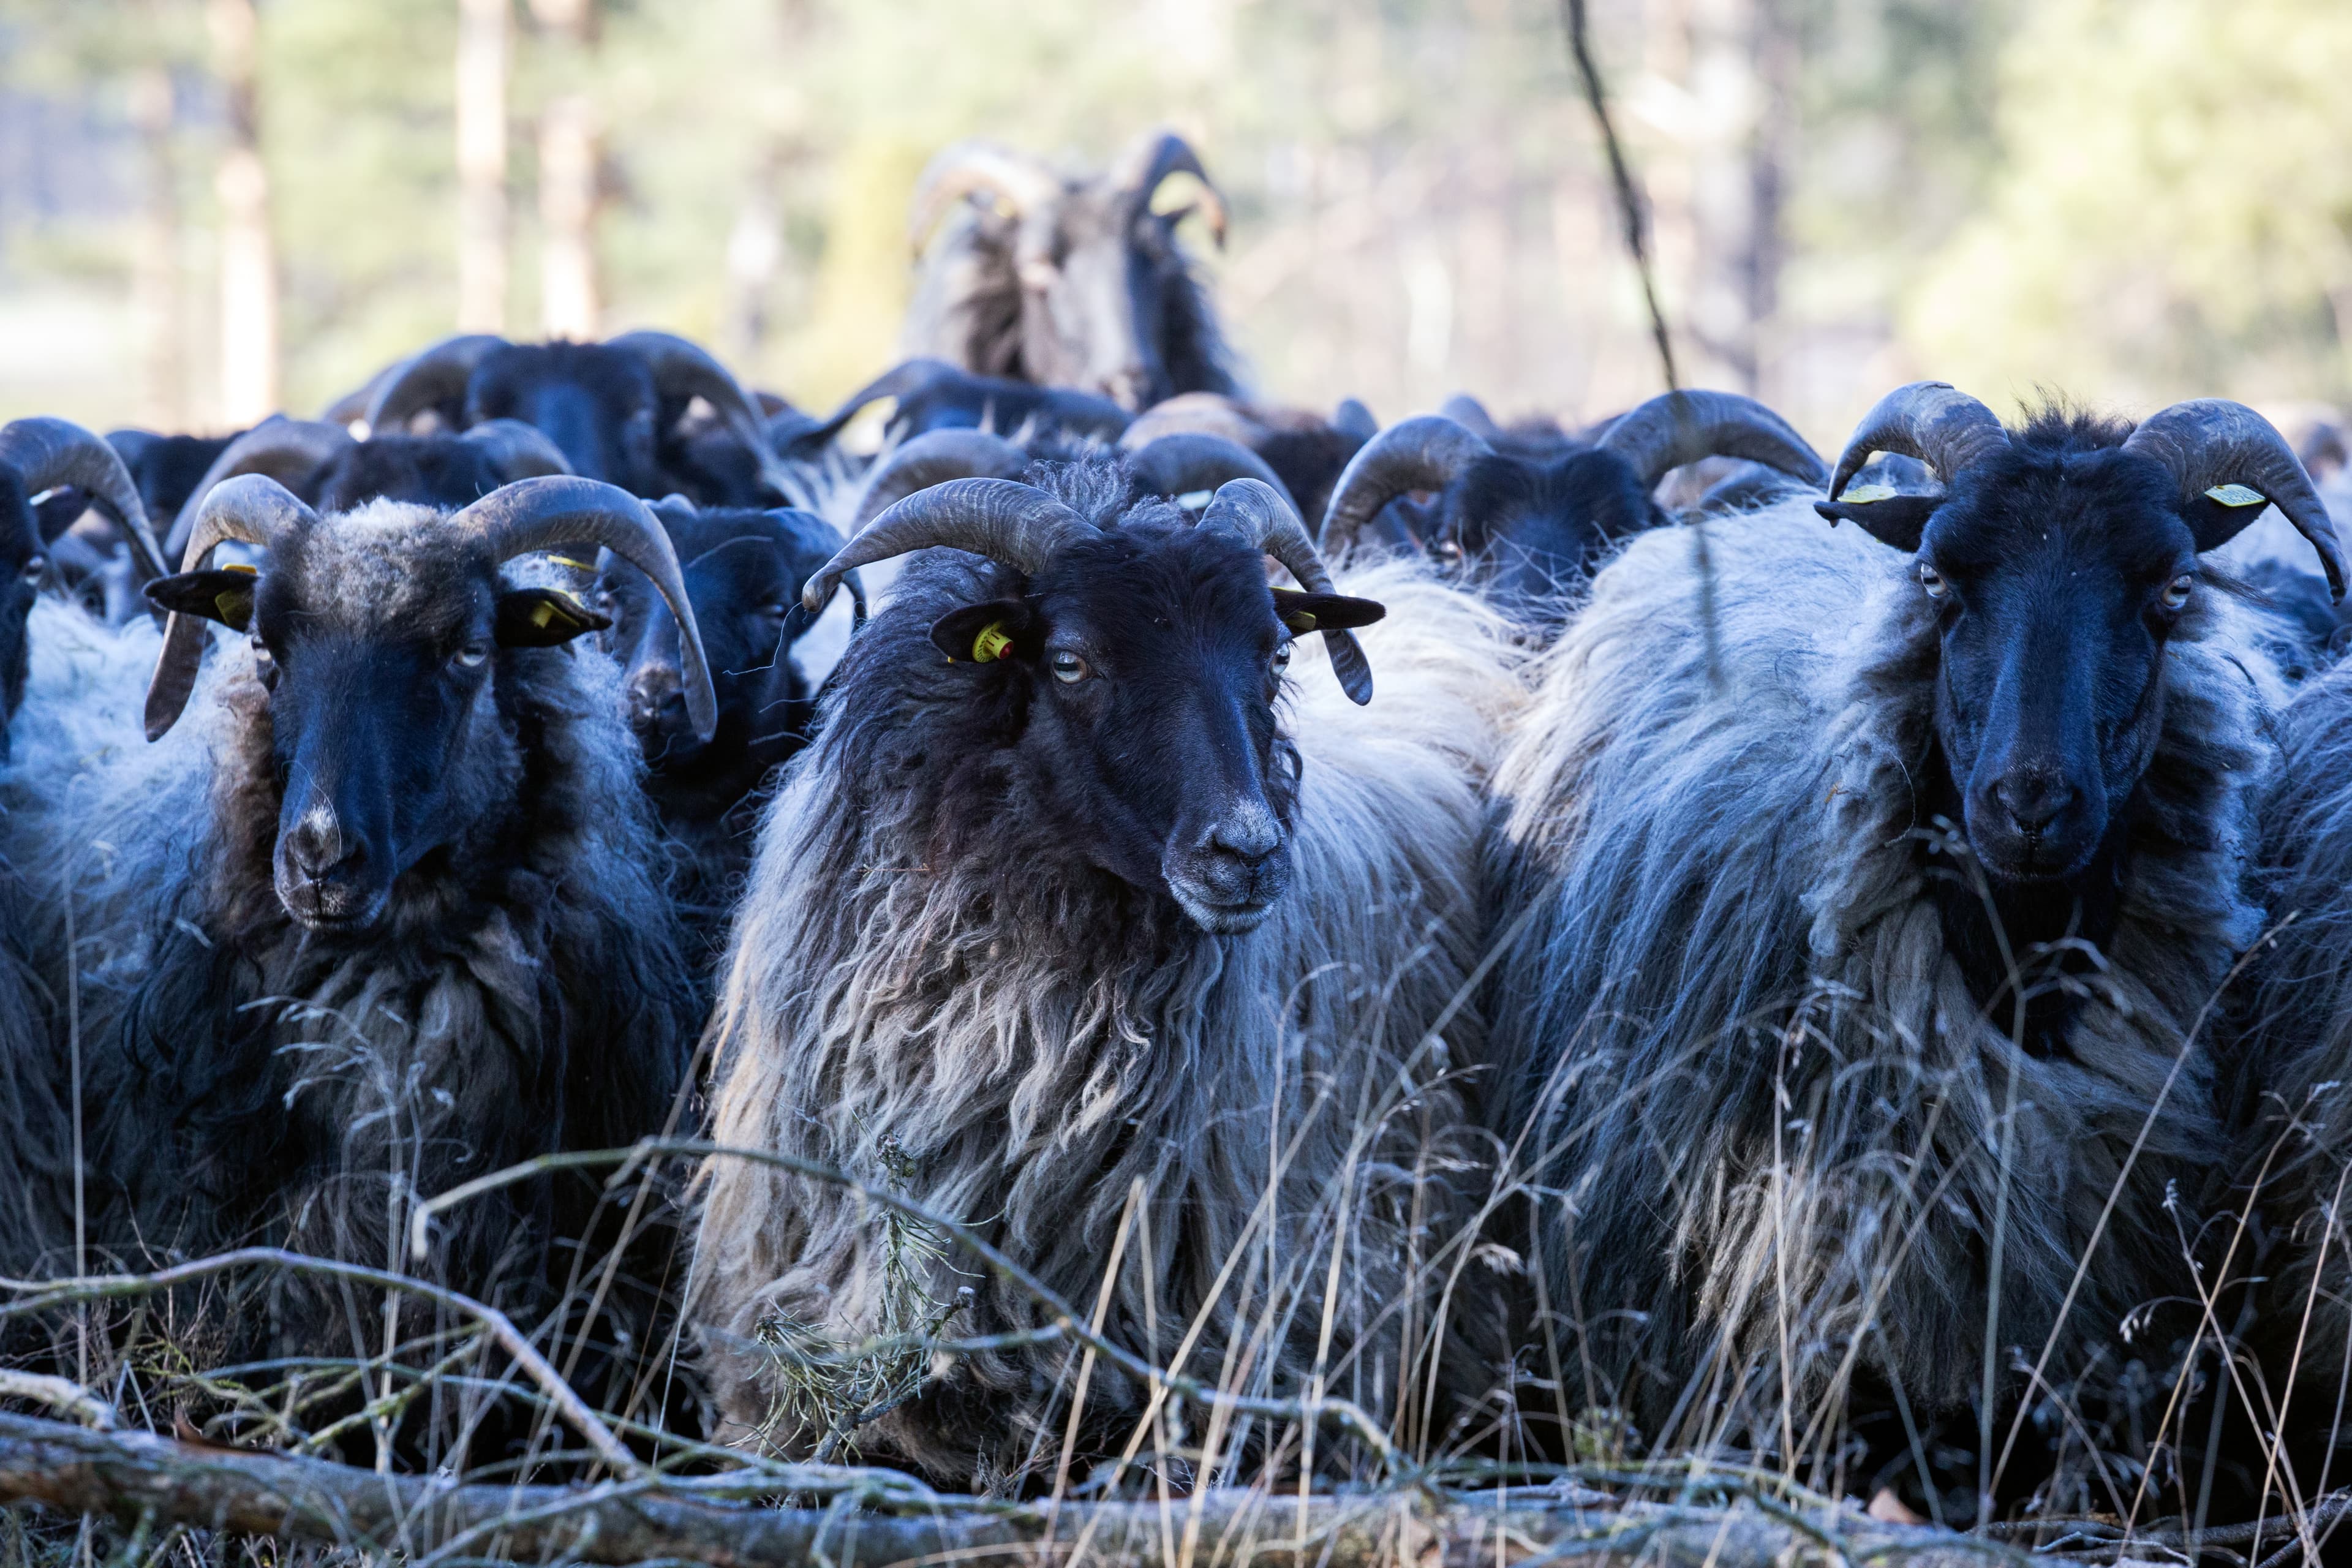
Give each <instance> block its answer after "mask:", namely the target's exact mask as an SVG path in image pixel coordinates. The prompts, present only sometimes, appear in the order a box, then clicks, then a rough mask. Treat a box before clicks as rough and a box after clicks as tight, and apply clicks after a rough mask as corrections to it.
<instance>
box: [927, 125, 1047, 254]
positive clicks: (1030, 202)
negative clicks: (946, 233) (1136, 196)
mask: <svg viewBox="0 0 2352 1568" xmlns="http://www.w3.org/2000/svg"><path fill="white" fill-rule="evenodd" d="M982 191H985V192H987V193H988V194H989V195H992V196H995V197H997V198H998V199H1000V200H1002V201H1003V203H1004V204H1005V205H1007V206H1009V207H1011V208H1012V209H1013V213H1014V214H1015V215H1016V216H1025V215H1026V214H1028V213H1031V212H1033V211H1034V210H1035V209H1037V208H1039V207H1042V206H1044V205H1045V204H1046V203H1048V202H1051V201H1053V200H1055V198H1056V197H1058V196H1059V195H1061V194H1062V181H1061V177H1060V176H1059V175H1057V174H1055V173H1054V172H1053V171H1052V170H1050V169H1048V168H1046V167H1045V164H1043V163H1039V162H1038V161H1037V160H1036V159H1034V158H1032V157H1030V156H1028V155H1027V154H1026V153H1015V152H1013V150H1012V149H1011V148H1009V147H1004V146H1002V145H1000V144H998V143H996V142H979V141H973V142H955V143H953V144H952V145H950V146H948V147H945V148H942V149H941V150H940V153H939V154H938V155H937V156H936V157H934V158H933V159H932V160H931V161H930V162H929V163H928V164H926V165H924V168H923V174H922V177H921V178H920V179H919V180H917V181H916V182H915V199H914V202H913V204H912V205H911V206H910V207H909V209H908V216H907V240H908V244H909V245H911V246H913V247H914V248H915V251H916V253H917V254H918V255H919V254H921V252H922V248H923V246H924V245H925V244H926V243H927V242H928V241H929V239H930V237H931V231H932V230H934V229H936V228H938V227H939V226H940V220H941V219H942V218H944V217H946V216H947V215H948V210H949V209H950V207H952V206H954V205H955V204H956V203H958V202H960V201H961V200H963V199H964V198H965V197H966V196H969V195H976V194H978V193H980V192H982Z"/></svg>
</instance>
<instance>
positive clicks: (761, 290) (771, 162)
mask: <svg viewBox="0 0 2352 1568" xmlns="http://www.w3.org/2000/svg"><path fill="white" fill-rule="evenodd" d="M782 165H783V149H782V146H781V145H779V144H776V143H771V144H770V145H769V147H768V148H767V150H766V151H765V152H764V153H761V156H760V157H759V159H758V160H757V161H756V162H755V163H753V164H752V166H751V173H750V174H749V175H748V176H747V177H746V178H745V180H744V183H743V200H742V202H741V204H740V205H738V206H737V207H736V209H735V226H734V227H733V228H732V229H731V230H730V231H729V233H728V236H727V348H728V352H729V353H731V354H733V355H734V356H735V358H736V359H737V360H738V361H739V362H740V363H742V364H744V365H750V364H752V363H756V362H757V360H758V359H759V356H760V353H761V349H762V348H764V347H765V346H766V344H767V341H768V306H769V297H770V295H771V294H772V292H773V291H774V289H775V286H776V277H777V274H778V273H779V272H781V271H782V268H783V259H784V237H783V223H784V215H783V211H782V207H781V206H780V205H778V202H777V190H776V186H777V183H778V181H779V180H781V179H782V174H783V167H782Z"/></svg>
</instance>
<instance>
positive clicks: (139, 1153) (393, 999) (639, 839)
mask: <svg viewBox="0 0 2352 1568" xmlns="http://www.w3.org/2000/svg"><path fill="white" fill-rule="evenodd" d="M332 526H338V527H342V526H350V525H349V524H346V523H341V522H338V523H335V524H333V525H332ZM214 655H215V657H214V658H212V659H211V660H210V661H209V668H208V669H207V671H206V674H205V679H204V682H203V683H202V684H201V685H200V686H199V688H198V689H197V692H196V695H195V697H194V700H193V701H192V702H191V704H190V708H189V711H188V713H187V715H186V717H185V718H184V719H183V720H182V721H181V722H180V724H179V725H178V726H177V727H176V728H174V729H173V731H171V732H170V733H169V734H168V735H167V736H166V737H165V738H164V739H163V741H162V742H159V743H157V744H155V745H153V746H149V745H147V744H146V743H145V742H143V741H142V740H141V739H140V738H139V733H138V730H137V727H136V719H135V715H136V712H137V707H138V694H139V688H140V686H142V685H143V671H142V677H141V680H140V682H139V683H138V684H137V685H132V686H131V687H130V688H129V689H127V690H123V689H110V690H109V691H107V692H105V693H103V694H102V696H103V700H97V699H95V698H94V699H93V700H92V702H91V703H90V704H89V707H88V709H87V710H83V711H79V712H76V713H74V714H73V715H72V716H71V717H70V718H60V719H59V720H58V721H57V722H56V723H55V724H53V725H52V726H51V729H50V731H43V732H42V734H43V741H42V744H43V747H44V748H45V749H46V750H47V752H48V753H49V759H48V762H47V764H46V765H41V766H36V767H33V768H29V769H26V770H20V776H19V778H18V781H17V784H18V788H17V796H18V799H17V802H16V805H17V809H16V811H14V812H13V813H12V816H11V818H10V821H9V824H8V826H9V830H10V834H11V837H12V840H13V843H14V850H15V855H16V859H17V864H18V865H19V867H20V868H21V869H23V870H24V871H25V872H26V874H27V876H28V878H29V879H30V880H31V881H32V882H33V884H34V886H35V888H36V890H37V893H38V895H39V899H40V902H41V905H42V914H43V918H44V922H45V923H44V929H43V930H42V931H41V933H40V936H41V941H40V946H41V947H42V949H43V952H44V953H45V956H46V958H47V973H46V974H45V979H46V983H47V985H48V987H49V989H50V990H51V992H52V993H53V994H63V992H64V989H65V986H66V984H67V983H68V975H67V973H66V969H65V952H66V944H65V935H66V930H67V926H66V921H67V909H68V900H69V901H70V910H71V921H72V930H73V931H74V934H75V938H76V942H77V945H76V947H75V949H74V955H75V957H76V959H77V961H78V962H77V965H76V972H75V973H74V974H73V975H72V976H71V979H72V981H73V983H74V984H75V994H76V996H77V1001H78V1022H79V1030H78V1034H79V1053H80V1058H81V1074H82V1082H83V1093H82V1096H81V1100H80V1102H79V1115H80V1117H81V1120H82V1122H83V1136H84V1139H85V1142H86V1145H87V1148H88V1151H89V1152H88V1158H87V1164H88V1172H89V1174H88V1185H89V1205H90V1209H91V1214H92V1219H91V1222H90V1227H91V1233H92V1237H93V1240H94V1242H95V1243H96V1244H97V1245H98V1246H100V1247H102V1248H104V1249H105V1250H106V1251H108V1252H110V1253H111V1254H113V1255H115V1256H117V1257H119V1258H123V1259H124V1260H125V1261H132V1262H137V1261H145V1260H149V1259H152V1258H157V1257H161V1256H165V1255H168V1254H170V1253H173V1252H182V1253H189V1254H194V1253H199V1252H202V1251H205V1250H209V1249H215V1248H220V1247H230V1246H236V1245H239V1244H244V1243H248V1242H254V1241H268V1242H272V1243H276V1244H278V1245H283V1246H287V1247H294V1248H297V1249H299V1250H303V1251H308V1252H311V1253H315V1254H320V1255H324V1256H330V1257H335V1258H344V1259H349V1260H352V1261H356V1262H362V1263H367V1264H371V1265H373V1266H377V1267H383V1268H396V1269H398V1268H408V1267H411V1265H410V1264H409V1263H408V1260H407V1259H408V1254H407V1248H406V1245H405V1216H406V1214H407V1212H408V1210H409V1208H410V1207H411V1206H412V1205H413V1204H414V1202H415V1200H416V1199H418V1198H420V1197H425V1196H431V1195H433V1194H438V1193H440V1192H443V1191H446V1190H447V1189H448V1188H450V1187H452V1186H454V1185H456V1184H457V1183H459V1182H462V1181H465V1180H467V1179H469V1178H471V1177H474V1176H478V1175H483V1174H486V1173H489V1172H491V1171H494V1170H497V1169H499V1168H500V1167H502V1166H505V1165H509V1164H511V1163H516V1162H519V1161H521V1160H524V1159H528V1158H530V1157H531V1156H533V1155H537V1154H541V1153H545V1152H553V1151H556V1150H562V1149H594V1148H603V1147H609V1146H614V1145H618V1144H625V1143H627V1142H630V1141H631V1140H632V1139H634V1138H635V1137H638V1136H641V1135H643V1134H645V1133H647V1132H651V1131H657V1130H659V1129H660V1128H661V1127H662V1125H663V1124H664V1122H665V1120H666V1119H667V1117H668V1116H669V1114H670V1113H671V1110H672V1107H673V1105H674V1103H675V1102H676V1099H677V1093H678V1091H679V1089H680V1086H681V1083H682V1080H683V1078H684V1075H685V1069H686V1062H687V1057H688V1051H689V1049H690V1046H691V1042H692V1039H693V1037H694V1033H695V1030H696V1028H697V1026H698V1022H699V1015H698V1011H697V1009H696V1006H695V1003H694V987H693V984H692V976H691V971H690V968H689V966H688V963H687V961H686V960H685V958H684V957H683V955H682V952H681V944H680V940H679V935H678V931H677V924H676V921H675V919H674V917H673V915H672V913H671V912H670V910H669V908H668V905H667V901H666V900H665V899H664V897H663V895H662V893H661V891H660V887H659V880H658V879H659V876H660V872H661V868H662V858H661V854H660V850H659V847H658V844H657V841H656V837H655V831H654V828H653V825H652V822H651V817H650V813H649V812H648V810H647V809H646V806H645V805H644V803H643V800H642V797H641V795H640V790H639V764H638V762H637V757H636V747H635V741H634V739H633V738H632V737H631V736H630V734H629V732H628V731H627V729H626V727H625V725H624V723H623V722H622V721H621V719H620V717H619V714H618V706H619V704H618V695H619V694H618V690H617V684H618V677H617V672H616V671H615V670H614V668H612V666H611V664H610V662H609V661H607V660H605V659H603V658H598V657H595V656H594V655H593V654H584V655H575V654H574V653H573V652H572V651H570V650H568V649H565V648H560V647H559V648H551V649H502V650H500V652H499V656H498V658H499V663H498V666H497V671H496V676H495V680H494V686H493V690H494V694H495V697H494V700H495V701H496V704H497V721H496V723H495V724H494V725H491V726H487V727H486V728H488V730H489V731H491V732H490V733H488V734H485V735H478V738H477V739H476V741H474V742H471V743H474V744H481V745H489V746H493V747H495V748H497V749H498V751H499V756H498V758H497V763H496V765H495V766H494V767H492V768H490V769H488V770H487V771H488V775H489V776H491V777H493V778H495V779H496V780H497V781H499V786H500V787H501V788H503V789H504V790H505V791H506V792H507V793H506V794H504V795H501V796H499V798H497V799H495V800H492V801H488V802H486V803H484V804H485V809H484V810H483V811H482V812H481V813H480V814H479V815H478V817H477V818H476V821H475V826H474V827H473V828H472V830H471V831H470V833H469V835H468V837H467V840H466V841H465V842H463V843H461V844H457V845H455V846H452V847H449V848H448V849H447V850H446V851H445V852H439V853H437V854H436V856H435V857H432V858H428V860H427V861H426V862H425V863H423V864H421V865H420V867H419V868H418V869H417V870H416V871H415V872H412V873H410V874H409V875H407V876H405V877H404V878H403V879H402V880H401V882H400V884H399V885H398V886H397V888H396V889H395V890H394V895H393V905H392V908H391V910H389V911H388V912H387V914H386V917H385V920H384V921H383V924H382V925H381V926H380V927H379V928H378V929H377V930H376V931H373V932H371V933H369V934H366V935H364V936H356V937H352V938H337V937H332V936H327V935H321V934H318V933H313V932H310V931H307V930H306V929H305V928H304V927H302V926H301V925H300V924H299V923H298V922H296V921H294V920H293V919H292V918H291V917H290V916H289V914H288V913H287V912H286V910H285V908H284V906H283V905H282V904H281V903H280V902H279V900H278V895H277V893H276V891H275V889H274V887H273V883H272V878H271V868H270V857H271V852H272V848H273V846H274V844H275V841H276V837H277V833H278V816H279V809H280V801H281V795H282V789H283V782H282V780H281V779H280V778H279V777H278V770H277V764H276V762H275V760H274V757H273V754H272V751H271V739H270V705H269V699H268V692H267V690H266V689H264V687H263V686H262V685H261V683H260V682H259V681H258V680H257V679H255V675H254V670H253V666H252V661H251V656H250V654H249V653H248V652H247V649H246V648H245V647H244V646H243V645H242V643H241V642H237V643H231V642H228V641H226V639H225V640H224V641H223V642H222V644H221V645H220V646H218V647H215V649H214ZM120 685H121V683H119V682H118V683H117V687H118V688H119V687H120ZM45 710H48V711H53V712H60V713H62V712H64V711H65V705H63V704H59V705H55V706H48V705H45ZM110 715H112V717H111V718H110ZM64 1056H65V1043H64V1042H62V1041H61V1042H60V1044H59V1046H58V1047H57V1048H54V1049H53V1050H52V1053H51V1058H52V1059H51V1068H52V1081H53V1082H62V1081H63V1079H64V1076H65V1075H64V1059H63V1058H64ZM70 1110H71V1108H70V1107H68V1111H69V1112H70ZM595 1187H596V1178H594V1177H593V1176H592V1177H590V1178H587V1179H584V1180H583V1179H576V1178H567V1179H564V1180H562V1181H552V1182H551V1181H544V1180H542V1181H538V1182H533V1183H527V1184H520V1185H517V1186H510V1187H508V1188H506V1189H504V1190H503V1191H502V1192H499V1193H496V1194H490V1195H489V1196H488V1197H486V1198H484V1199H481V1200H479V1201H478V1202H476V1203H474V1204H472V1205H467V1206H466V1207H463V1208H460V1209H457V1210H455V1211H453V1212H452V1213H451V1214H450V1215H447V1216H446V1223H445V1225H444V1226H443V1228H442V1230H441V1232H440V1233H439V1237H438V1240H437V1242H436V1251H435V1258H436V1262H435V1263H434V1264H433V1265H432V1266H431V1267H430V1268H429V1269H428V1270H427V1272H428V1273H429V1274H430V1275H432V1276H433V1277H436V1278H439V1279H443V1280H444V1281H445V1282H446V1283H448V1284H450V1285H453V1286H454V1287H456V1288H457V1289H461V1290H465V1291H467V1292H468V1293H472V1294H477V1295H486V1296H490V1297H495V1298H498V1299H499V1300H505V1301H507V1302H509V1304H510V1305H513V1306H515V1307H516V1308H517V1309H518V1310H520V1309H521V1308H523V1307H525V1306H528V1305H530V1304H531V1303H533V1302H535V1301H542V1300H544V1296H543V1293H542V1289H541V1288H542V1286H543V1284H544V1281H545V1280H546V1279H547V1278H548V1277H549V1272H550V1270H551V1268H552V1269H557V1270H561V1269H562V1268H566V1267H568V1266H569V1264H568V1260H566V1259H562V1258H557V1257H555V1256H554V1255H553V1254H554V1250H555V1249H556V1247H557V1246H558V1244H559V1242H560V1241H562V1240H563V1239H566V1238H577V1237H581V1236H582V1235H583V1233H584V1230H585V1228H586V1225H587V1220H588V1214H589V1211H590V1210H591V1209H593V1206H594V1203H595ZM554 1278H556V1279H561V1278H562V1274H561V1272H558V1273H556V1274H555V1276H554ZM591 1286H592V1288H593V1280H592V1281H591ZM331 1294H332V1293H330V1292H307V1291H305V1290H303V1289H290V1290H289V1292H288V1293H287V1294H285V1295H283V1296H281V1297H280V1298H279V1300H278V1305H277V1307H276V1308H275V1309H274V1310H273V1312H272V1313H270V1314H266V1315H265V1314H259V1313H251V1314H247V1320H246V1321H245V1324H244V1330H245V1331H247V1333H248V1334H251V1335H262V1334H263V1333H264V1330H263V1327H262V1325H263V1324H264V1323H265V1322H271V1323H274V1324H275V1327H274V1329H272V1330H270V1331H268V1332H269V1334H271V1335H274V1340H272V1341H270V1342H274V1343H276V1344H278V1345H281V1346H283V1347H285V1348H286V1349H287V1350H289V1351H290V1352H293V1353H313V1354H316V1353H345V1354H347V1353H349V1352H350V1350H351V1346H352V1340H351V1335H352V1328H351V1325H350V1324H349V1323H347V1322H341V1321H336V1320H337V1319H338V1318H339V1314H338V1313H337V1312H336V1311H335V1310H334V1308H333V1304H332V1301H331V1300H328V1299H327V1298H328V1296H330V1295H331ZM336 1299H337V1300H340V1297H339V1296H338V1297H336ZM338 1334H340V1335H341V1340H340V1344H341V1349H340V1350H338V1349H336V1348H334V1347H335V1345H336V1344H337V1342H338V1341H337V1339H336V1337H335V1336H336V1335H338ZM232 1348H233V1349H241V1350H253V1349H256V1348H258V1347H257V1345H255V1343H254V1342H253V1341H252V1339H250V1338H241V1339H237V1340H235V1341H233V1342H232Z"/></svg>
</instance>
